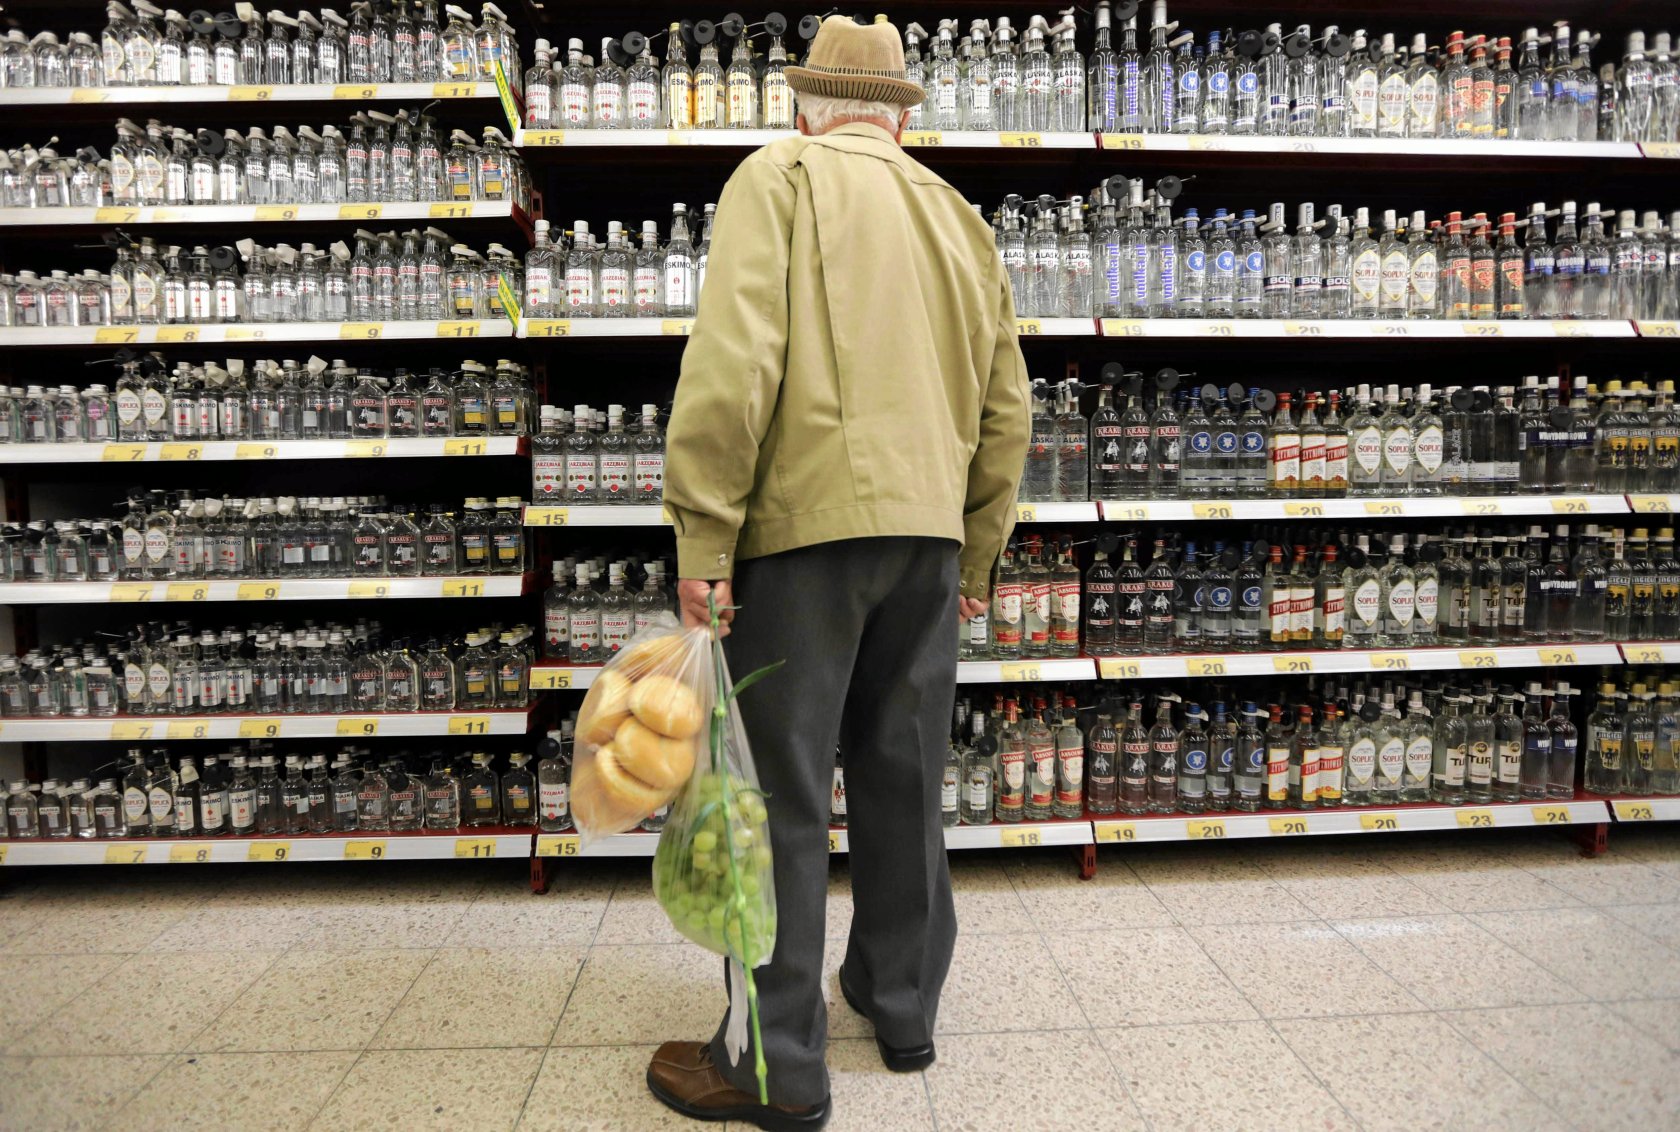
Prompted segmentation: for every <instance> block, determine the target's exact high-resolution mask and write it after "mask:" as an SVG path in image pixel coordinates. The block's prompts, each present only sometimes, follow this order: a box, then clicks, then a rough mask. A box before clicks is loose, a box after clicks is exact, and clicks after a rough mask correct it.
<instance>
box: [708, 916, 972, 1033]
mask: <svg viewBox="0 0 1680 1132" xmlns="http://www.w3.org/2000/svg"><path fill="white" fill-rule="evenodd" d="M845 959H846V941H845V940H843V939H831V940H828V941H827V942H826V943H825V945H824V947H823V983H822V985H823V1001H824V1002H825V1003H826V1004H827V1006H828V1036H829V1039H830V1040H831V1041H832V1040H834V1039H836V1038H872V1037H874V1036H875V1027H874V1025H873V1024H872V1023H871V1022H870V1021H869V1019H867V1018H865V1017H864V1016H863V1015H861V1014H859V1013H858V1012H857V1011H855V1010H853V1009H852V1008H851V1006H850V1005H848V1004H847V1002H846V998H845V996H844V995H842V994H841V993H840V964H841V963H843V962H845ZM949 995H950V990H949V980H947V990H946V992H945V995H944V996H942V997H941V1003H940V1005H941V1009H943V1007H944V1004H945V1002H947V1001H949ZM719 1017H720V1018H721V1017H722V1013H721V1012H720V1013H719Z"/></svg>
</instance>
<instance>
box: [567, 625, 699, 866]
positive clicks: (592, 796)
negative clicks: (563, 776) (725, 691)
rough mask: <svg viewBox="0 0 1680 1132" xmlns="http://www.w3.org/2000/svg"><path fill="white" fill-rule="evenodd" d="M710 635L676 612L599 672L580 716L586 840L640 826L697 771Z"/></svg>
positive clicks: (575, 770) (577, 815) (577, 788)
mask: <svg viewBox="0 0 1680 1132" xmlns="http://www.w3.org/2000/svg"><path fill="white" fill-rule="evenodd" d="M711 643H712V641H711V635H710V634H709V633H708V632H707V631H706V630H705V629H688V630H685V629H683V628H681V627H680V626H678V624H677V622H676V620H675V619H674V618H671V617H664V618H661V619H660V620H659V621H657V622H656V623H654V624H653V625H650V626H648V627H647V628H646V629H643V630H642V631H641V632H640V633H638V634H636V636H635V637H633V638H632V639H631V640H630V643H629V644H627V645H626V646H625V647H624V649H623V650H622V651H621V652H619V653H618V655H616V656H614V657H613V658H612V659H611V660H610V661H608V662H607V665H606V667H605V668H603V669H601V671H600V672H599V673H598V674H597V675H596V677H595V683H594V684H593V685H591V687H590V689H589V694H588V695H587V696H585V697H584V700H583V707H582V708H581V709H579V711H578V719H577V740H576V744H577V755H576V758H575V759H574V760H573V764H572V817H573V820H575V821H576V822H577V828H578V833H579V835H580V836H581V839H582V842H583V844H585V845H588V844H590V843H591V842H593V841H595V840H596V839H598V838H601V837H607V836H610V835H612V834H615V833H623V832H624V831H625V830H629V829H634V828H635V827H636V826H637V825H639V824H640V823H641V821H642V819H643V818H645V817H647V816H648V815H649V814H651V813H653V812H654V811H655V810H658V809H659V808H660V807H662V806H665V805H667V804H668V803H670V801H671V800H672V799H673V798H675V797H676V796H677V793H678V791H680V790H681V789H682V788H683V787H684V786H686V785H688V782H689V779H690V778H691V777H692V776H693V774H694V767H695V760H696V759H697V758H698V757H699V756H700V753H701V752H703V751H704V750H705V743H706V721H707V719H708V718H709V717H710V715H711V709H712V703H713V695H712V687H713V683H712V678H711Z"/></svg>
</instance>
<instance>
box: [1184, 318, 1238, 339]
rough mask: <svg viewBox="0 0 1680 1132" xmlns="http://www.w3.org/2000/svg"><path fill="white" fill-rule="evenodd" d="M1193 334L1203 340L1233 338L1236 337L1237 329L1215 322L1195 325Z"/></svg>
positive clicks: (1229, 324) (1228, 324)
mask: <svg viewBox="0 0 1680 1132" xmlns="http://www.w3.org/2000/svg"><path fill="white" fill-rule="evenodd" d="M1194 332H1195V333H1196V334H1197V335H1199V336H1201V337H1203V338H1235V337H1236V335H1237V328H1236V326H1235V325H1233V324H1232V323H1229V322H1225V321H1223V320H1220V321H1216V322H1208V323H1197V324H1196V328H1195V331H1194Z"/></svg>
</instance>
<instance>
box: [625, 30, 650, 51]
mask: <svg viewBox="0 0 1680 1132" xmlns="http://www.w3.org/2000/svg"><path fill="white" fill-rule="evenodd" d="M619 43H620V45H622V46H623V48H624V51H625V53H626V54H628V55H640V54H641V53H642V52H643V51H646V50H647V36H645V35H643V34H642V33H641V32H639V31H627V32H625V33H624V38H623V39H621V40H619Z"/></svg>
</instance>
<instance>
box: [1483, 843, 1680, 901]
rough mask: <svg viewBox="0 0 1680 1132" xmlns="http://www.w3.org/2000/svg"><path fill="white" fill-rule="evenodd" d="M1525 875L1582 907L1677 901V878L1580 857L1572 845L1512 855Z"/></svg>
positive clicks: (1621, 860)
mask: <svg viewBox="0 0 1680 1132" xmlns="http://www.w3.org/2000/svg"><path fill="white" fill-rule="evenodd" d="M1513 857H1514V861H1515V863H1517V864H1520V865H1521V866H1522V867H1523V868H1524V869H1526V870H1527V871H1528V872H1530V873H1532V874H1534V875H1535V876H1537V877H1539V878H1540V879H1541V880H1543V881H1546V882H1547V883H1548V884H1551V885H1554V886H1556V887H1558V888H1560V889H1562V890H1563V891H1564V892H1567V893H1568V894H1569V895H1571V896H1573V897H1575V899H1577V900H1579V901H1580V902H1581V903H1583V904H1592V905H1599V904H1659V903H1666V902H1673V901H1680V876H1674V875H1671V874H1669V873H1664V872H1659V871H1658V870H1656V869H1653V868H1651V867H1650V866H1649V865H1646V864H1643V863H1641V862H1639V861H1635V860H1632V859H1629V858H1627V857H1621V856H1618V855H1616V854H1614V853H1607V854H1605V855H1604V856H1602V857H1594V858H1586V857H1582V856H1581V853H1580V850H1579V849H1578V848H1576V847H1575V846H1574V845H1572V844H1570V843H1567V842H1564V843H1559V844H1556V845H1549V844H1540V845H1526V846H1523V847H1521V848H1519V849H1518V850H1517V851H1516V852H1515V854H1514V855H1513Z"/></svg>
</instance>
